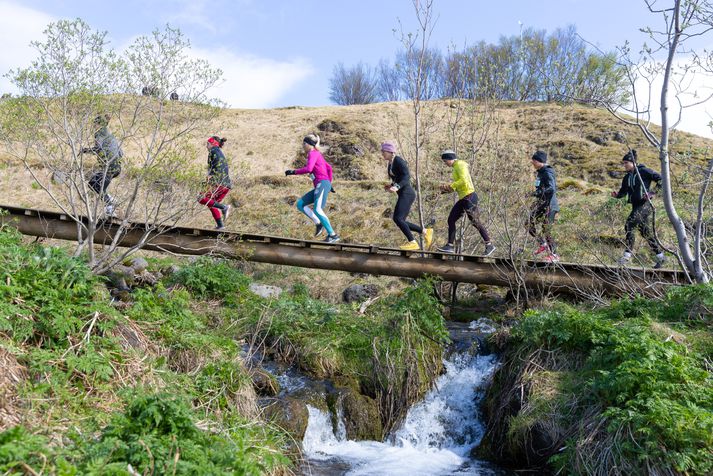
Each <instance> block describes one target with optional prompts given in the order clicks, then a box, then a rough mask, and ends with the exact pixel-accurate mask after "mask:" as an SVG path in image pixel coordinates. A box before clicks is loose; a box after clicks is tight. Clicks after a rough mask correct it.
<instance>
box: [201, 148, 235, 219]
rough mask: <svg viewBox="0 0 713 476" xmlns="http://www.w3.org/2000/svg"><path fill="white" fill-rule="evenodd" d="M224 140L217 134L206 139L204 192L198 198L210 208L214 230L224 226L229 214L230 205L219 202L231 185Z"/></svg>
mask: <svg viewBox="0 0 713 476" xmlns="http://www.w3.org/2000/svg"><path fill="white" fill-rule="evenodd" d="M226 142H227V139H226V138H224V137H223V138H221V137H218V136H211V137H209V138H208V140H207V141H206V149H208V176H207V177H206V192H205V193H204V194H203V195H202V196H201V198H199V199H198V203H200V204H201V205H205V206H207V207H208V208H210V213H211V214H212V215H213V219H214V220H215V225H216V226H215V229H216V230H222V229H224V228H225V221H226V220H227V219H228V215H229V214H230V205H225V204H223V203H220V202H221V201H223V199H224V198H225V196H226V195H228V192H230V189H231V188H232V186H233V185H232V183H231V182H230V174H229V172H228V161H227V159H226V158H225V154H223V150H222V148H223V144H225V143H226Z"/></svg>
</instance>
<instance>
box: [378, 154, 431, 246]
mask: <svg viewBox="0 0 713 476" xmlns="http://www.w3.org/2000/svg"><path fill="white" fill-rule="evenodd" d="M381 156H382V157H383V158H384V160H386V161H388V166H387V173H388V175H389V178H390V179H391V183H388V184H386V185H384V190H386V191H387V192H392V193H396V194H397V195H398V197H399V198H398V199H397V200H396V207H394V217H393V218H394V223H396V226H398V227H399V229H400V230H401V232H402V233H403V234H404V236H405V237H406V241H407V243H406V244H404V245H401V246H400V248H401V249H403V250H418V249H420V246H419V244H418V242H416V240H415V239H414V238H413V233H412V232H414V231H415V232H416V233H419V234H423V239H424V241H425V243H424V244H425V245H426V249H428V248H430V247H431V243H432V242H433V228H426V229H425V230H424V229H423V228H421V227H420V226H419V225H416V224H414V223H410V222H408V221H406V217H407V216H408V214H409V212H410V211H411V205H413V202H414V201H415V200H416V191H415V190H414V189H413V187H412V186H411V175H410V173H409V168H408V163H406V161H405V160H404V159H402V158H401V157H399V156H398V155H396V146H395V145H394V144H393V143H391V142H384V143H383V144H381Z"/></svg>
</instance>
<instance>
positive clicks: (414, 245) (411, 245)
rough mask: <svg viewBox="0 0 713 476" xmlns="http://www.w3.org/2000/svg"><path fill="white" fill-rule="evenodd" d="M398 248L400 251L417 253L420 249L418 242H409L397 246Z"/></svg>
mask: <svg viewBox="0 0 713 476" xmlns="http://www.w3.org/2000/svg"><path fill="white" fill-rule="evenodd" d="M399 248H401V249H402V250H406V251H418V250H420V249H421V248H420V247H419V246H418V242H417V241H416V240H413V241H409V242H408V243H406V244H405V245H401V246H399Z"/></svg>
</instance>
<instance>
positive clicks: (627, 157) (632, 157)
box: [621, 149, 636, 164]
mask: <svg viewBox="0 0 713 476" xmlns="http://www.w3.org/2000/svg"><path fill="white" fill-rule="evenodd" d="M621 161H622V162H632V163H634V164H635V163H636V149H631V150H630V151H629V152H627V153H626V154H624V157H622V159H621Z"/></svg>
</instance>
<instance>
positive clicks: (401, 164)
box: [387, 155, 411, 192]
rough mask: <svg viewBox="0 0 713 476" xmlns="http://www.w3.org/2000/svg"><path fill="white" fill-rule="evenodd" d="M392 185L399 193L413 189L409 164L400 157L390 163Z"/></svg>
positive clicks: (388, 170) (389, 171)
mask: <svg viewBox="0 0 713 476" xmlns="http://www.w3.org/2000/svg"><path fill="white" fill-rule="evenodd" d="M387 172H388V174H389V178H390V179H391V185H392V186H396V188H397V189H398V192H401V191H402V190H405V189H407V188H410V187H411V174H410V172H409V169H408V163H407V162H406V161H405V160H404V159H402V158H401V157H399V156H398V155H397V156H396V157H394V159H393V160H392V161H391V162H389V165H388V167H387Z"/></svg>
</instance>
